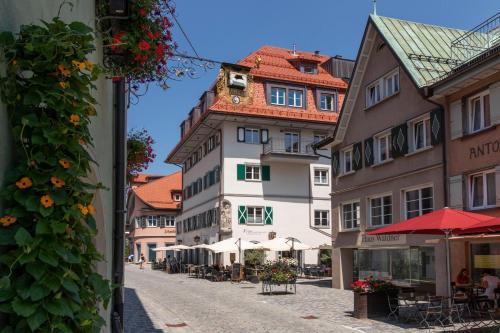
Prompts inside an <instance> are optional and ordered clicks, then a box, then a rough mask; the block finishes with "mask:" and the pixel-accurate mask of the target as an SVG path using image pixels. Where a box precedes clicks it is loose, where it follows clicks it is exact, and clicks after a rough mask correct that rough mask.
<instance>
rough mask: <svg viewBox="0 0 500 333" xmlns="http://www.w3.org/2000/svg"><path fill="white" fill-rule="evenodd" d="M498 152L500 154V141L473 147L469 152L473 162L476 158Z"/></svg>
mask: <svg viewBox="0 0 500 333" xmlns="http://www.w3.org/2000/svg"><path fill="white" fill-rule="evenodd" d="M498 152H500V140H492V141H488V142H485V143H482V144H478V145H477V146H476V147H471V148H470V150H469V159H471V160H472V159H474V158H478V157H481V156H484V155H490V154H493V153H498Z"/></svg>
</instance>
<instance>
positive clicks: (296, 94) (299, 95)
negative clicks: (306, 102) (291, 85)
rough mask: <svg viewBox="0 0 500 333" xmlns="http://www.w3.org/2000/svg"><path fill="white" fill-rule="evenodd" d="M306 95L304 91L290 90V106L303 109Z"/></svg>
mask: <svg viewBox="0 0 500 333" xmlns="http://www.w3.org/2000/svg"><path fill="white" fill-rule="evenodd" d="M303 95H304V91H303V90H296V89H289V90H288V106H292V107H295V108H301V107H302V105H303V103H302V99H303V97H304V96H303Z"/></svg>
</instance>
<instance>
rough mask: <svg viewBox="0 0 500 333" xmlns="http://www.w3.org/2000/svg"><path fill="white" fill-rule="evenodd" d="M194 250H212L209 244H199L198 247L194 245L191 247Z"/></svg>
mask: <svg viewBox="0 0 500 333" xmlns="http://www.w3.org/2000/svg"><path fill="white" fill-rule="evenodd" d="M191 248H192V249H207V250H210V245H208V244H198V245H194V246H191Z"/></svg>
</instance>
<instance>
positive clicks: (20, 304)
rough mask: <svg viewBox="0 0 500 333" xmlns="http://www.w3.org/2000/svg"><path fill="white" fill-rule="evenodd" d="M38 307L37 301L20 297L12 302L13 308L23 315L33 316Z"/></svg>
mask: <svg viewBox="0 0 500 333" xmlns="http://www.w3.org/2000/svg"><path fill="white" fill-rule="evenodd" d="M36 308H37V304H36V303H32V302H30V301H25V300H22V299H19V298H16V299H15V300H14V301H13V302H12V309H13V310H14V312H15V313H17V314H18V315H20V316H23V317H29V316H31V315H32V314H33V313H35V311H36Z"/></svg>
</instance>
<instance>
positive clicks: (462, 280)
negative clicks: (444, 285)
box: [455, 268, 471, 287]
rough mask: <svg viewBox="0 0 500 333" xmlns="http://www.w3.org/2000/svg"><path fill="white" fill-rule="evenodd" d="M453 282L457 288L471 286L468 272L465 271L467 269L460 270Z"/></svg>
mask: <svg viewBox="0 0 500 333" xmlns="http://www.w3.org/2000/svg"><path fill="white" fill-rule="evenodd" d="M455 282H456V286H457V287H468V286H470V285H471V281H470V276H469V271H467V268H462V269H461V270H460V273H458V275H457V279H456V281H455Z"/></svg>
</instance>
